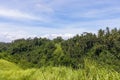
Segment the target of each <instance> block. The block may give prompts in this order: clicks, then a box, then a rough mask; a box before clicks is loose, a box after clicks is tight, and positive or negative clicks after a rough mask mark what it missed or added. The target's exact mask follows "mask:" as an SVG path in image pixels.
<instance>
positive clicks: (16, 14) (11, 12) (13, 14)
mask: <svg viewBox="0 0 120 80" xmlns="http://www.w3.org/2000/svg"><path fill="white" fill-rule="evenodd" d="M0 17H5V18H10V19H17V20H24V19H25V20H40V21H45V20H44V18H41V17H37V16H34V15H31V14H28V13H25V12H22V11H19V10H17V9H9V8H3V7H0Z"/></svg>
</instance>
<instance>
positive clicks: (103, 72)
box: [0, 59, 120, 80]
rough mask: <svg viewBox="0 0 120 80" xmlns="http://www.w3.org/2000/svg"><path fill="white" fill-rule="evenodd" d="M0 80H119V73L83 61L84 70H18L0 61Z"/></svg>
mask: <svg viewBox="0 0 120 80" xmlns="http://www.w3.org/2000/svg"><path fill="white" fill-rule="evenodd" d="M0 80H120V73H118V72H116V71H114V70H111V69H107V68H103V67H100V66H98V65H97V64H96V63H95V62H93V61H90V60H88V59H86V60H85V68H84V69H78V70H74V69H72V68H68V67H46V68H44V67H42V68H40V69H26V70H23V69H20V68H19V67H18V66H16V65H15V64H14V63H11V62H8V61H5V60H0Z"/></svg>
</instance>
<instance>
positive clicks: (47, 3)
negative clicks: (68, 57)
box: [0, 0, 120, 42]
mask: <svg viewBox="0 0 120 80" xmlns="http://www.w3.org/2000/svg"><path fill="white" fill-rule="evenodd" d="M107 26H108V27H110V28H114V27H117V28H119V27H120V0H0V41H4V42H9V41H12V40H14V39H18V38H28V37H35V36H37V37H48V38H54V37H56V36H62V37H63V38H69V37H72V36H74V35H75V34H80V33H82V32H86V31H87V32H93V33H96V32H97V30H98V29H100V28H102V29H105V28H106V27H107Z"/></svg>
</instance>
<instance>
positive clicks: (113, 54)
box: [0, 27, 120, 72]
mask: <svg viewBox="0 0 120 80" xmlns="http://www.w3.org/2000/svg"><path fill="white" fill-rule="evenodd" d="M0 58H2V59H5V60H8V61H11V62H14V63H16V64H18V65H19V66H21V67H22V68H40V67H43V66H44V67H45V66H54V67H57V66H68V67H72V68H74V69H78V68H81V69H82V68H85V62H84V58H90V59H92V60H94V61H96V62H97V63H98V64H101V65H104V66H108V67H110V68H113V69H114V70H116V71H118V72H120V69H119V67H120V30H118V29H116V28H115V29H112V30H110V29H109V28H108V27H107V28H106V30H102V29H100V30H99V31H98V33H97V34H93V33H87V32H84V33H83V34H81V35H76V36H74V37H73V38H70V39H68V40H63V39H62V38H61V37H57V38H55V39H53V40H49V39H46V38H34V39H31V38H28V39H18V40H15V41H13V42H11V43H0Z"/></svg>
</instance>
